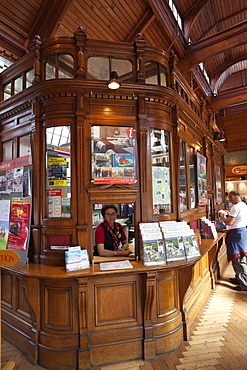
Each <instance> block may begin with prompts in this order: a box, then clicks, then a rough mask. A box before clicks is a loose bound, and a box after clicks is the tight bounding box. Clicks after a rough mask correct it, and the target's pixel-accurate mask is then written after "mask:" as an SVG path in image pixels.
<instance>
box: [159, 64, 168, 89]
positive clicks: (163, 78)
mask: <svg viewBox="0 0 247 370" xmlns="http://www.w3.org/2000/svg"><path fill="white" fill-rule="evenodd" d="M160 84H161V86H167V81H166V69H165V67H163V66H160Z"/></svg>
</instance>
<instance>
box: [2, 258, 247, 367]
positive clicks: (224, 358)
mask: <svg viewBox="0 0 247 370" xmlns="http://www.w3.org/2000/svg"><path fill="white" fill-rule="evenodd" d="M229 277H234V273H233V270H232V267H231V265H229V267H228V268H227V270H226V271H225V273H224V276H223V277H222V279H221V280H220V281H219V282H218V284H217V286H216V289H215V290H214V292H213V293H212V295H211V296H210V298H209V301H208V303H207V304H206V306H205V307H204V308H203V310H202V312H201V313H200V315H199V317H198V318H197V322H196V324H195V326H194V330H193V334H192V336H191V338H190V340H189V341H188V342H184V343H183V344H182V345H181V347H180V348H179V349H177V350H176V351H174V352H172V353H171V354H168V355H164V356H159V357H158V358H156V359H155V360H152V361H142V360H140V361H131V362H124V363H123V362H122V363H118V364H114V365H110V366H102V367H98V368H97V369H96V368H95V370H193V369H201V370H247V291H246V292H237V291H234V290H233V287H234V285H233V284H231V283H230V282H229V281H228V278H229ZM10 360H11V361H14V362H15V364H16V365H15V368H14V369H15V370H31V369H37V370H38V369H40V370H42V369H44V368H43V367H40V366H37V365H36V366H34V365H31V364H29V363H28V362H27V361H26V359H25V357H24V356H23V354H21V353H20V352H19V351H18V350H17V349H15V348H14V347H13V346H12V345H10V344H9V343H8V342H6V341H4V340H2V368H3V367H4V365H5V364H6V363H7V361H10Z"/></svg>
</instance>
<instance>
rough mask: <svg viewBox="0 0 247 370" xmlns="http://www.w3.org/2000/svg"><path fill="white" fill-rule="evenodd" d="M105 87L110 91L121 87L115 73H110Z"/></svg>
mask: <svg viewBox="0 0 247 370" xmlns="http://www.w3.org/2000/svg"><path fill="white" fill-rule="evenodd" d="M107 86H108V87H109V89H112V90H116V89H119V87H120V86H121V84H120V82H119V81H118V74H117V72H116V71H112V72H111V73H110V80H109V81H108V83H107Z"/></svg>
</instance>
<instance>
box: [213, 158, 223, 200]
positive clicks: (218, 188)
mask: <svg viewBox="0 0 247 370" xmlns="http://www.w3.org/2000/svg"><path fill="white" fill-rule="evenodd" d="M215 198H216V204H220V203H222V202H223V196H222V181H221V168H220V166H218V165H217V164H216V165H215Z"/></svg>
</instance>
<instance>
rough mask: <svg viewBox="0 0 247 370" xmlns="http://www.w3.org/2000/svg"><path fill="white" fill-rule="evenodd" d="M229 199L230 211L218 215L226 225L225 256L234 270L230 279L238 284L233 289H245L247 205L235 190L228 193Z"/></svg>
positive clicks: (246, 271)
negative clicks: (233, 275)
mask: <svg viewBox="0 0 247 370" xmlns="http://www.w3.org/2000/svg"><path fill="white" fill-rule="evenodd" d="M229 201H230V202H231V203H232V207H231V209H230V211H228V214H222V213H221V215H220V216H221V218H222V220H223V221H224V222H225V224H226V225H227V237H226V245H227V258H228V261H232V266H233V269H234V271H235V279H230V281H231V282H232V283H236V284H239V285H238V286H236V287H235V290H247V265H246V256H247V228H246V226H247V205H246V204H245V203H244V202H242V201H241V198H240V194H239V193H238V192H236V191H231V192H230V193H229Z"/></svg>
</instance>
